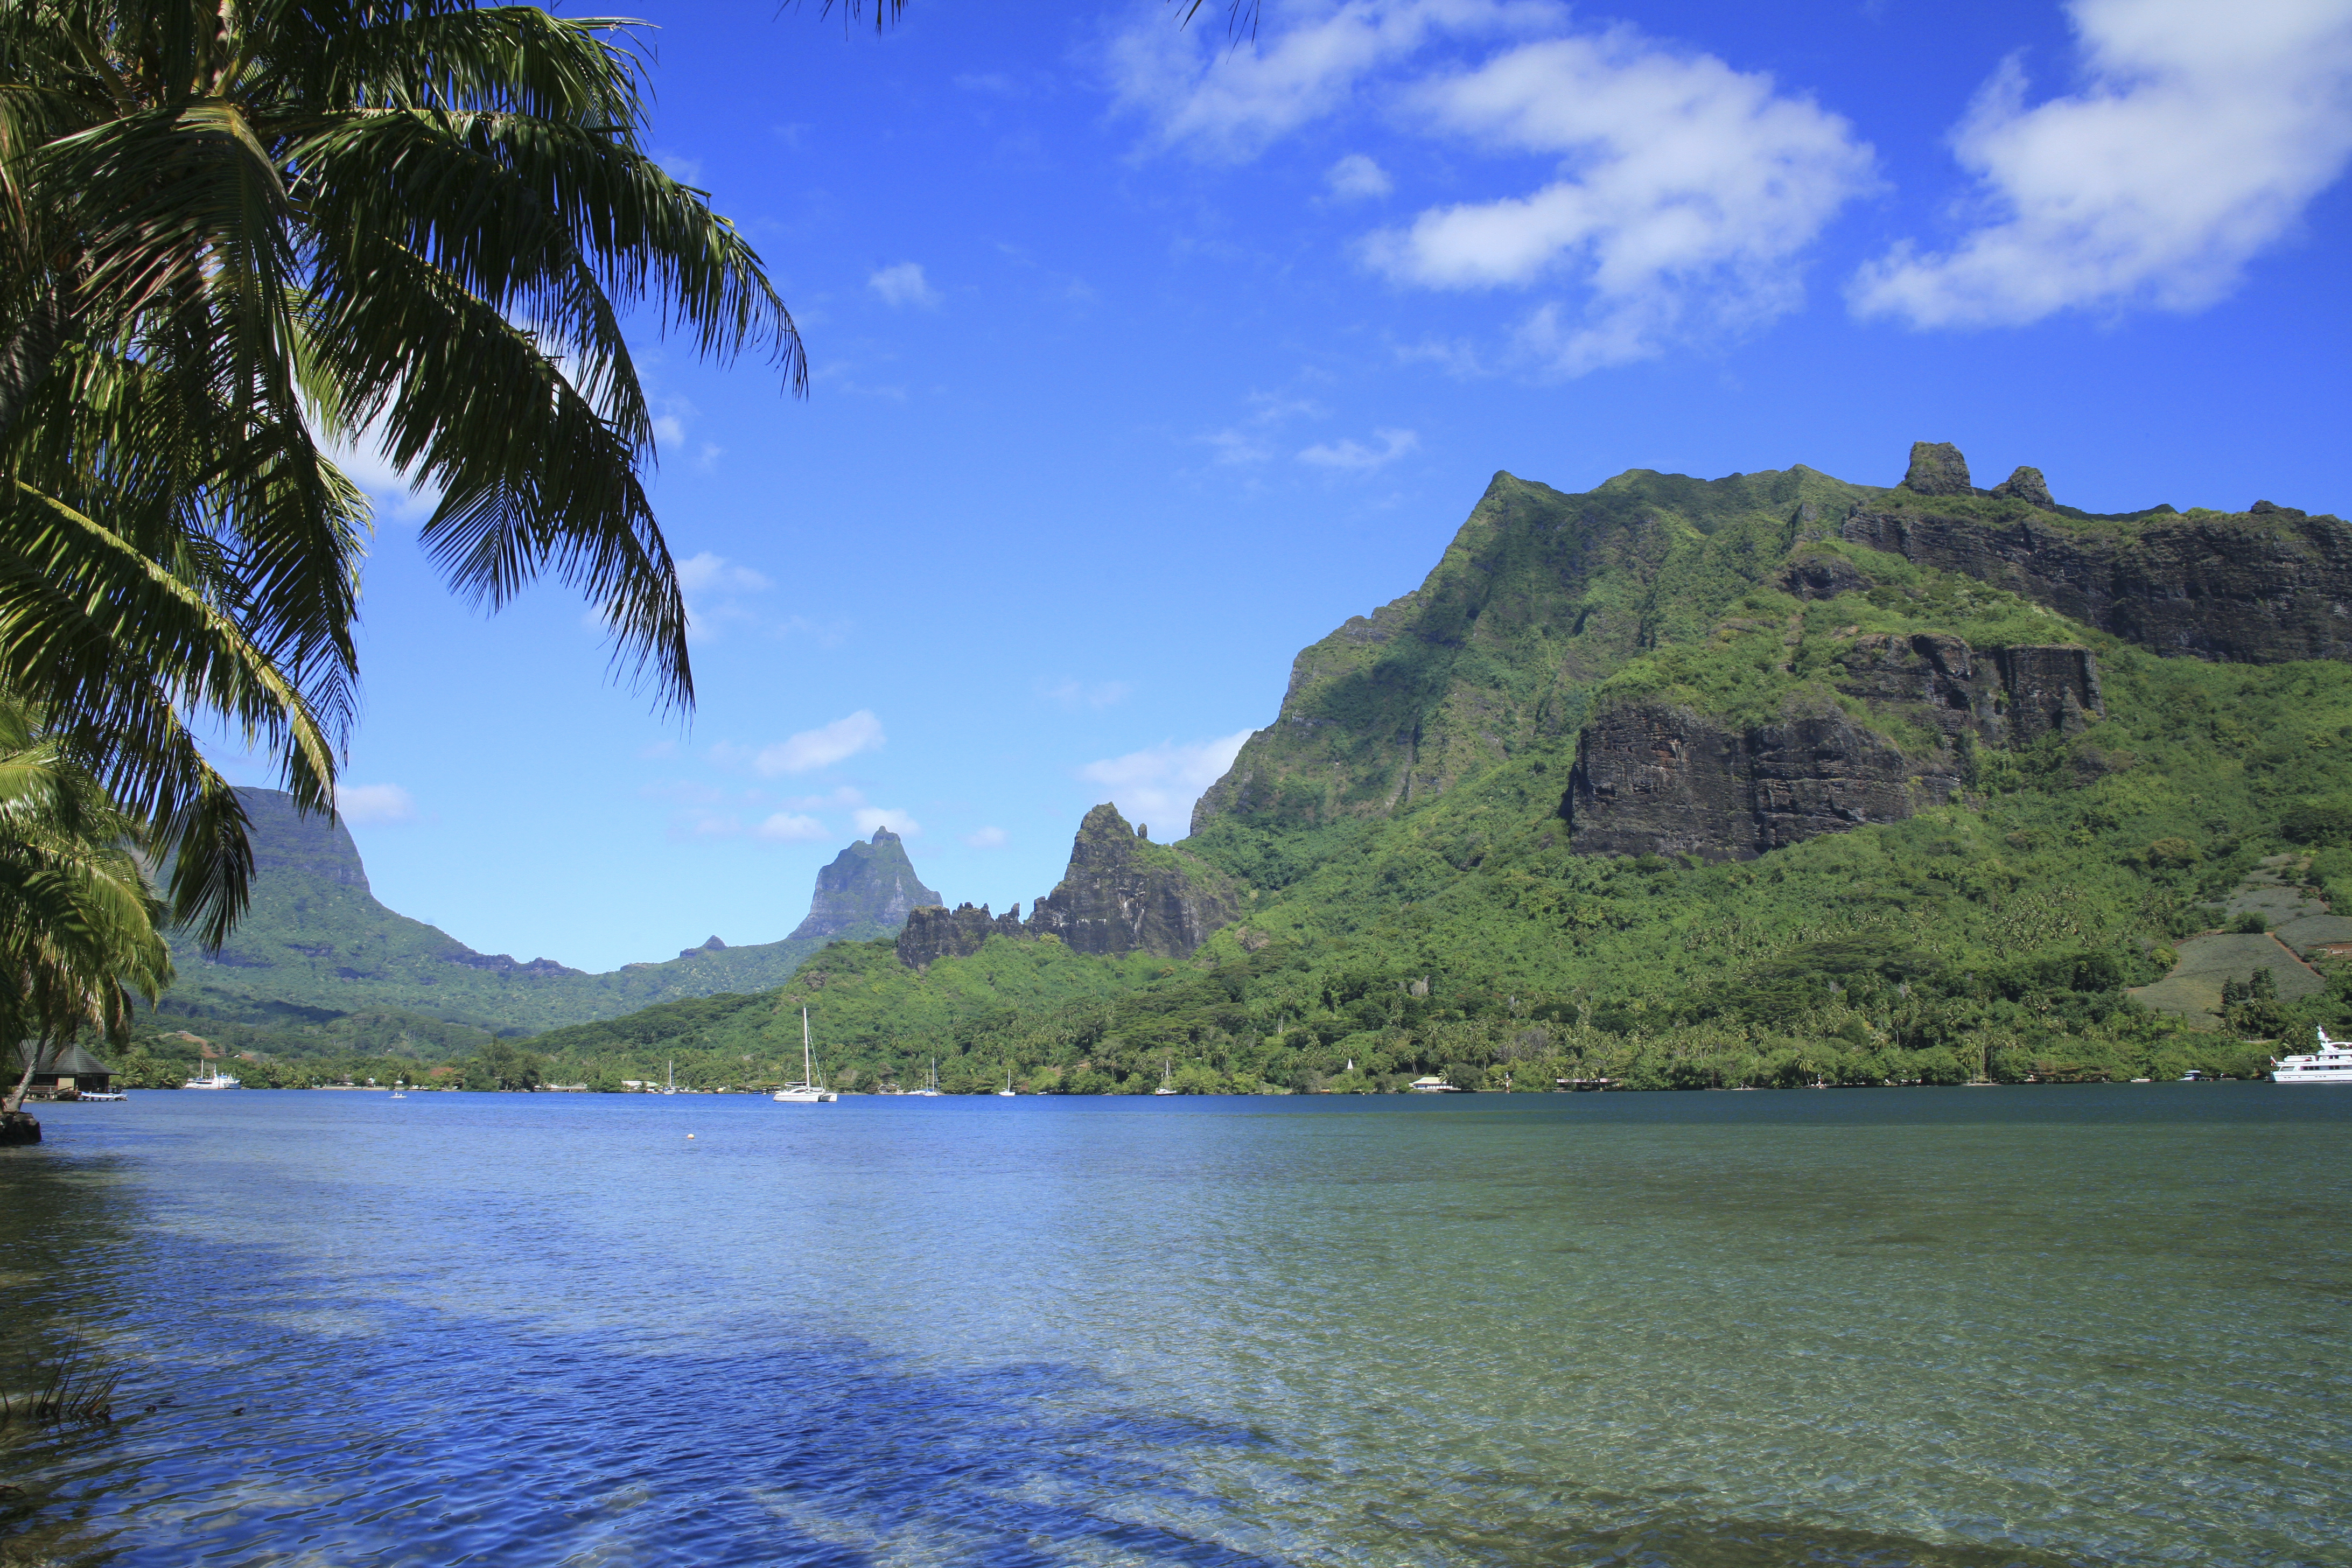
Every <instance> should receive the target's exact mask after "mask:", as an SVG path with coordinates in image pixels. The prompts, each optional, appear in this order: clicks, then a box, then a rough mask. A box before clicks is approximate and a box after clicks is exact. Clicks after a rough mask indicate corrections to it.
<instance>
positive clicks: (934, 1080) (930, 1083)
mask: <svg viewBox="0 0 2352 1568" xmlns="http://www.w3.org/2000/svg"><path fill="white" fill-rule="evenodd" d="M907 1092H908V1094H919V1095H921V1096H922V1097H923V1098H924V1099H925V1100H937V1099H938V1098H939V1097H940V1058H937V1057H933V1058H931V1067H930V1071H929V1073H928V1074H926V1075H925V1077H924V1079H923V1087H922V1088H920V1089H908V1091H907Z"/></svg>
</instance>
